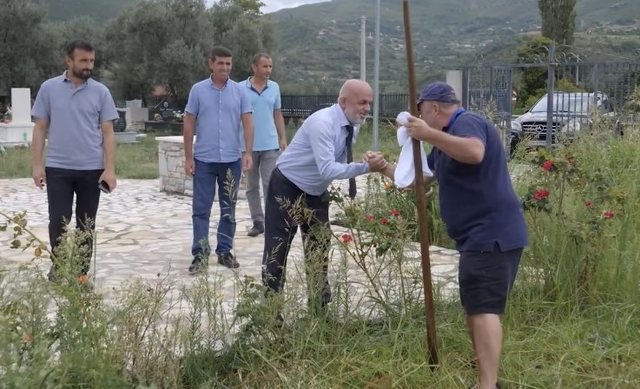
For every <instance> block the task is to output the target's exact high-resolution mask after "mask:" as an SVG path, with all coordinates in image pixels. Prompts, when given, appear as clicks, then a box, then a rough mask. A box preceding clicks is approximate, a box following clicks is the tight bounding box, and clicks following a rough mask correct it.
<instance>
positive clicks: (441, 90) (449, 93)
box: [417, 81, 460, 106]
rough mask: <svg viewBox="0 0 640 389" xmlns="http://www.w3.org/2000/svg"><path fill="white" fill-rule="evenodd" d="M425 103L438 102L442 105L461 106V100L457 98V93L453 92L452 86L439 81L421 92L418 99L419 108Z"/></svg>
mask: <svg viewBox="0 0 640 389" xmlns="http://www.w3.org/2000/svg"><path fill="white" fill-rule="evenodd" d="M423 101H437V102H440V103H447V104H460V100H458V98H457V97H456V92H454V91H453V88H452V87H451V85H449V84H447V83H446V82H442V81H437V82H432V83H431V84H428V85H427V86H425V87H424V88H422V91H421V92H420V97H419V98H418V102H417V104H418V106H419V105H420V104H421V103H422V102H423Z"/></svg>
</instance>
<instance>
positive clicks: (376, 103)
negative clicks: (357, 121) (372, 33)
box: [372, 0, 380, 151]
mask: <svg viewBox="0 0 640 389" xmlns="http://www.w3.org/2000/svg"><path fill="white" fill-rule="evenodd" d="M373 63H374V65H373V147H372V148H373V151H378V119H379V116H380V0H376V43H375V51H374V62H373Z"/></svg>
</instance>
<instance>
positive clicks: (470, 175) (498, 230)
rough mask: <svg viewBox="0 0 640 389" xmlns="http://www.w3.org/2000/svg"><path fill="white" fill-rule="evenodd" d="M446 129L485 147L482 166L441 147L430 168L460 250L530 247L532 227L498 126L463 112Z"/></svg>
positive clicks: (431, 157)
mask: <svg viewBox="0 0 640 389" xmlns="http://www.w3.org/2000/svg"><path fill="white" fill-rule="evenodd" d="M442 131H444V132H446V133H449V134H451V135H455V136H460V137H468V138H475V139H478V140H479V141H480V142H482V144H483V145H484V147H485V152H484V158H483V160H482V162H480V163H479V164H466V163H462V162H458V161H456V160H454V159H453V158H451V157H450V156H448V155H447V154H445V153H444V152H442V151H441V150H439V149H437V148H435V147H434V148H433V149H432V151H431V154H429V158H428V160H429V166H431V167H433V170H434V174H435V176H436V178H437V180H438V187H439V199H440V213H441V215H442V220H443V221H444V223H445V224H446V226H447V233H448V234H449V236H451V238H452V239H453V240H455V242H456V247H457V249H458V250H459V251H493V249H494V247H495V246H496V245H497V246H498V247H499V248H500V250H501V251H509V250H513V249H517V248H522V247H524V246H526V245H527V239H528V238H527V225H526V222H525V219H524V214H523V212H522V206H521V203H520V200H519V199H518V197H517V195H516V193H515V191H514V190H513V185H512V183H511V177H510V176H509V170H508V168H507V160H506V155H505V151H504V148H503V146H502V142H501V140H500V137H499V135H498V131H497V130H496V128H495V126H494V125H493V124H492V123H490V122H489V121H487V120H486V119H485V118H484V117H482V116H480V115H478V114H475V113H472V112H467V111H465V110H464V109H462V108H460V109H458V110H457V111H456V112H454V114H453V115H452V117H451V119H450V120H449V123H448V124H447V126H446V127H444V128H443V129H442Z"/></svg>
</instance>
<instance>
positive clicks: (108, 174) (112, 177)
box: [98, 169, 118, 192]
mask: <svg viewBox="0 0 640 389" xmlns="http://www.w3.org/2000/svg"><path fill="white" fill-rule="evenodd" d="M101 181H104V182H106V183H107V185H109V192H113V191H114V190H115V189H116V186H117V185H118V182H117V180H116V172H114V171H113V170H111V169H105V170H104V171H103V172H102V174H101V175H100V178H98V182H101Z"/></svg>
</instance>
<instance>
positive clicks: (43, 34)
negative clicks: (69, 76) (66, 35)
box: [0, 0, 62, 95]
mask: <svg viewBox="0 0 640 389" xmlns="http://www.w3.org/2000/svg"><path fill="white" fill-rule="evenodd" d="M45 16H46V13H45V11H44V9H42V8H41V7H39V6H38V5H36V4H34V3H33V2H32V1H31V0H2V1H0V95H8V94H9V91H10V90H11V88H15V87H21V88H25V87H28V88H31V90H32V91H33V92H32V94H33V93H34V92H35V91H37V89H38V87H39V86H40V84H41V83H42V81H44V80H45V79H47V78H48V77H50V76H51V75H53V74H55V73H57V72H58V71H60V70H61V68H62V66H61V65H62V61H61V56H60V55H59V52H58V51H57V50H56V47H57V41H58V38H57V37H56V33H55V31H54V30H53V29H52V28H51V26H50V25H48V24H47V23H46V20H45ZM52 42H53V43H54V44H52Z"/></svg>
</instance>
